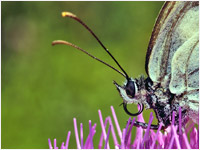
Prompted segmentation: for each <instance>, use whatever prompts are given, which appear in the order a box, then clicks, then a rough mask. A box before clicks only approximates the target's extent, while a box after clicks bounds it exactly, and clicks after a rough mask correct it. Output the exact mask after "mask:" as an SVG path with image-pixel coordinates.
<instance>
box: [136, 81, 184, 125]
mask: <svg viewBox="0 0 200 150" xmlns="http://www.w3.org/2000/svg"><path fill="white" fill-rule="evenodd" d="M136 81H137V80H136ZM144 83H145V89H146V91H147V92H146V93H147V95H146V102H147V103H148V107H149V108H150V109H153V110H154V112H155V114H156V117H157V119H158V122H162V123H163V125H164V126H165V127H167V126H169V125H170V124H171V122H172V118H171V116H172V113H173V111H174V112H175V124H178V122H179V107H180V105H179V102H178V101H176V95H174V94H172V93H171V92H170V90H169V89H168V88H163V86H162V85H161V84H160V83H159V84H156V83H153V82H152V81H151V80H150V79H149V78H147V79H146V80H145V81H144ZM146 109H148V108H147V107H146ZM185 116H186V109H183V108H182V123H183V124H184V123H185V122H186V120H187V118H186V117H185Z"/></svg>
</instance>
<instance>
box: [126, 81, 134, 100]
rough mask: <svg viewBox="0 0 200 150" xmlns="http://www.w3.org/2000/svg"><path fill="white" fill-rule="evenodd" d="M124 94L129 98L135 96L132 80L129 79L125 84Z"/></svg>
mask: <svg viewBox="0 0 200 150" xmlns="http://www.w3.org/2000/svg"><path fill="white" fill-rule="evenodd" d="M125 90H126V94H127V95H128V97H130V98H134V96H135V83H134V81H132V80H129V81H128V82H127V84H126V86H125Z"/></svg>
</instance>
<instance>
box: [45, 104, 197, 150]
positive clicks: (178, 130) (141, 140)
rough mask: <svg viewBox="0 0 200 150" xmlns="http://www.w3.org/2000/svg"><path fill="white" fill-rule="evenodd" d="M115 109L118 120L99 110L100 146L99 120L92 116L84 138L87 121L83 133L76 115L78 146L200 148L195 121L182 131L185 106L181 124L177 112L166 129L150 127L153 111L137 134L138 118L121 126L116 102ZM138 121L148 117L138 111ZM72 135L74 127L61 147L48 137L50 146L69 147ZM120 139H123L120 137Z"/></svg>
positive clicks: (51, 147) (75, 129)
mask: <svg viewBox="0 0 200 150" xmlns="http://www.w3.org/2000/svg"><path fill="white" fill-rule="evenodd" d="M111 112H112V117H113V120H114V124H113V122H112V119H111V117H110V116H108V117H106V118H105V121H104V120H103V117H102V113H101V111H100V110H98V114H99V120H100V125H101V136H100V141H99V144H98V146H97V145H94V144H93V137H94V135H95V133H96V126H97V124H96V123H95V124H93V125H92V122H91V120H89V134H88V136H87V138H86V140H85V142H84V138H83V124H82V123H81V124H80V135H79V134H78V133H79V132H78V127H77V121H76V118H74V119H73V122H74V133H75V137H76V145H77V149H94V148H98V149H102V148H103V149H110V148H115V149H199V131H198V130H197V129H196V128H195V126H194V123H191V124H190V125H188V126H187V128H185V129H184V131H182V124H181V109H180V110H179V112H180V113H179V114H180V115H179V125H178V126H177V125H175V124H174V119H175V113H173V114H172V124H171V125H170V126H169V127H168V128H167V129H166V130H165V131H164V132H161V127H162V124H160V126H159V128H158V130H152V129H150V126H151V123H152V121H153V114H152V113H151V114H150V117H149V122H148V127H147V129H143V128H141V127H137V128H136V134H135V136H132V134H131V132H132V129H133V128H135V127H134V126H133V123H134V122H135V118H133V119H131V118H129V119H128V121H127V124H126V127H125V128H123V129H122V130H121V128H120V126H119V123H118V120H117V116H116V114H115V110H114V108H113V106H111ZM138 121H141V122H143V121H144V119H143V115H142V114H140V115H138ZM114 128H116V131H117V132H115V129H114ZM70 135H71V131H69V132H68V134H67V139H66V142H62V144H61V146H60V147H58V146H57V145H56V139H54V142H53V145H52V143H51V140H50V139H48V143H49V148H50V149H58V148H60V149H68V146H69V141H70ZM117 136H118V137H119V138H117ZM188 137H189V139H190V140H189V139H188ZM111 138H112V139H113V141H114V145H110V143H109V140H110V139H111ZM118 139H120V140H119V141H118Z"/></svg>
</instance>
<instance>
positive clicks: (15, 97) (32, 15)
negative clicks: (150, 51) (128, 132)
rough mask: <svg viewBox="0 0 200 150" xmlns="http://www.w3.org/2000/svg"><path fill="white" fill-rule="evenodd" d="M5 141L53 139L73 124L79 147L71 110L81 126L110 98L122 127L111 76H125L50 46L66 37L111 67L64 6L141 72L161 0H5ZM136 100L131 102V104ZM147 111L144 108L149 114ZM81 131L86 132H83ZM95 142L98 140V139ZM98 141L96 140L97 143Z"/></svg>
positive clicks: (36, 144)
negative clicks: (48, 0) (109, 0)
mask: <svg viewBox="0 0 200 150" xmlns="http://www.w3.org/2000/svg"><path fill="white" fill-rule="evenodd" d="M1 4H2V5H1V9H2V20H1V22H2V28H1V29H2V30H1V31H2V35H1V36H2V41H1V42H2V51H1V54H2V57H1V59H2V63H1V64H2V66H1V67H2V70H1V73H2V74H1V75H2V80H1V83H2V87H1V98H2V99H1V104H2V105H1V106H2V111H1V114H2V115H1V117H2V120H1V121H2V124H1V125H2V126H1V127H2V128H1V131H2V136H1V139H2V141H1V142H2V148H18V149H19V148H48V142H47V139H48V138H50V139H51V140H53V138H57V141H58V146H59V145H60V144H61V141H65V140H66V135H67V131H69V130H71V131H72V135H71V140H70V148H76V142H75V137H74V133H73V132H74V129H73V117H76V118H77V121H78V124H80V123H81V122H82V123H83V125H84V135H85V136H86V134H87V133H88V120H92V123H97V133H96V135H95V136H94V142H95V143H98V141H99V138H100V132H101V128H100V124H99V118H98V112H97V111H98V109H100V110H101V111H102V113H103V117H104V118H105V117H106V116H108V115H111V111H110V106H111V105H113V106H114V108H115V111H116V114H117V117H118V120H119V122H120V126H121V127H124V126H125V123H126V121H127V119H128V115H127V114H125V112H124V111H123V108H122V107H119V104H120V103H121V102H122V99H121V98H120V96H119V93H118V91H117V90H116V88H115V87H114V85H113V83H112V81H113V80H115V81H117V82H118V83H119V84H121V83H123V82H124V78H123V77H122V76H120V75H119V74H118V73H116V72H114V71H113V70H111V69H110V68H108V67H106V66H105V65H103V64H101V63H99V62H97V61H95V60H93V59H91V58H89V57H88V56H86V55H85V54H82V53H81V52H79V51H77V50H76V49H74V48H71V47H67V46H64V45H57V46H54V47H52V46H51V42H52V41H53V40H58V39H60V40H67V41H70V42H72V43H74V44H77V45H79V46H80V47H82V48H84V49H86V50H88V51H89V52H90V53H92V54H93V55H95V56H97V57H99V58H101V59H102V60H104V61H106V62H108V63H109V64H111V65H113V66H115V67H116V65H115V64H114V62H113V61H112V60H111V58H110V57H108V55H107V54H106V53H105V52H104V51H103V49H102V48H101V47H100V46H99V44H98V43H97V42H96V40H95V39H94V38H93V37H92V36H91V35H90V34H89V33H88V31H87V30H86V29H84V28H83V27H82V26H81V25H80V24H78V23H77V22H75V21H74V20H72V19H69V18H62V17H61V12H62V11H71V12H73V13H74V14H76V15H77V16H79V17H80V18H81V19H82V20H83V21H84V22H85V23H86V24H87V25H88V26H89V27H91V28H92V29H93V31H94V32H95V33H96V34H97V35H98V36H99V38H100V39H101V41H102V42H103V43H104V45H105V46H106V47H107V48H108V49H109V50H110V52H111V53H112V54H113V55H114V56H115V57H116V59H117V60H118V61H119V62H120V64H121V65H122V66H123V67H124V69H125V70H126V71H127V72H128V74H129V75H130V76H132V77H133V78H136V77H138V76H139V75H141V74H144V75H145V76H146V73H145V69H144V65H145V54H146V49H147V46H148V42H149V39H150V35H151V32H152V28H153V25H154V22H155V19H156V17H157V15H158V13H159V10H160V8H161V6H162V4H163V2H2V3H1ZM135 108H136V107H135V106H134V109H135ZM149 112H150V111H145V113H144V114H145V116H146V121H148V117H149ZM85 138H86V137H85ZM96 145H97V144H96ZM96 148H97V147H96Z"/></svg>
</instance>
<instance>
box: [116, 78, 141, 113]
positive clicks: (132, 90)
mask: <svg viewBox="0 0 200 150" xmlns="http://www.w3.org/2000/svg"><path fill="white" fill-rule="evenodd" d="M114 84H115V86H116V87H117V90H118V91H119V94H120V95H121V97H122V98H123V106H124V110H125V112H126V113H127V114H129V115H131V116H137V115H139V114H140V113H141V112H142V111H143V108H144V105H143V104H142V103H141V101H140V99H139V95H140V94H139V93H138V85H137V84H136V81H135V80H133V79H131V78H130V79H128V80H127V81H126V83H125V84H124V85H123V86H120V85H119V84H117V83H116V82H115V81H114ZM131 103H135V104H139V105H140V110H139V111H138V112H137V113H134V114H133V113H131V112H129V111H128V109H127V104H131Z"/></svg>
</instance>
